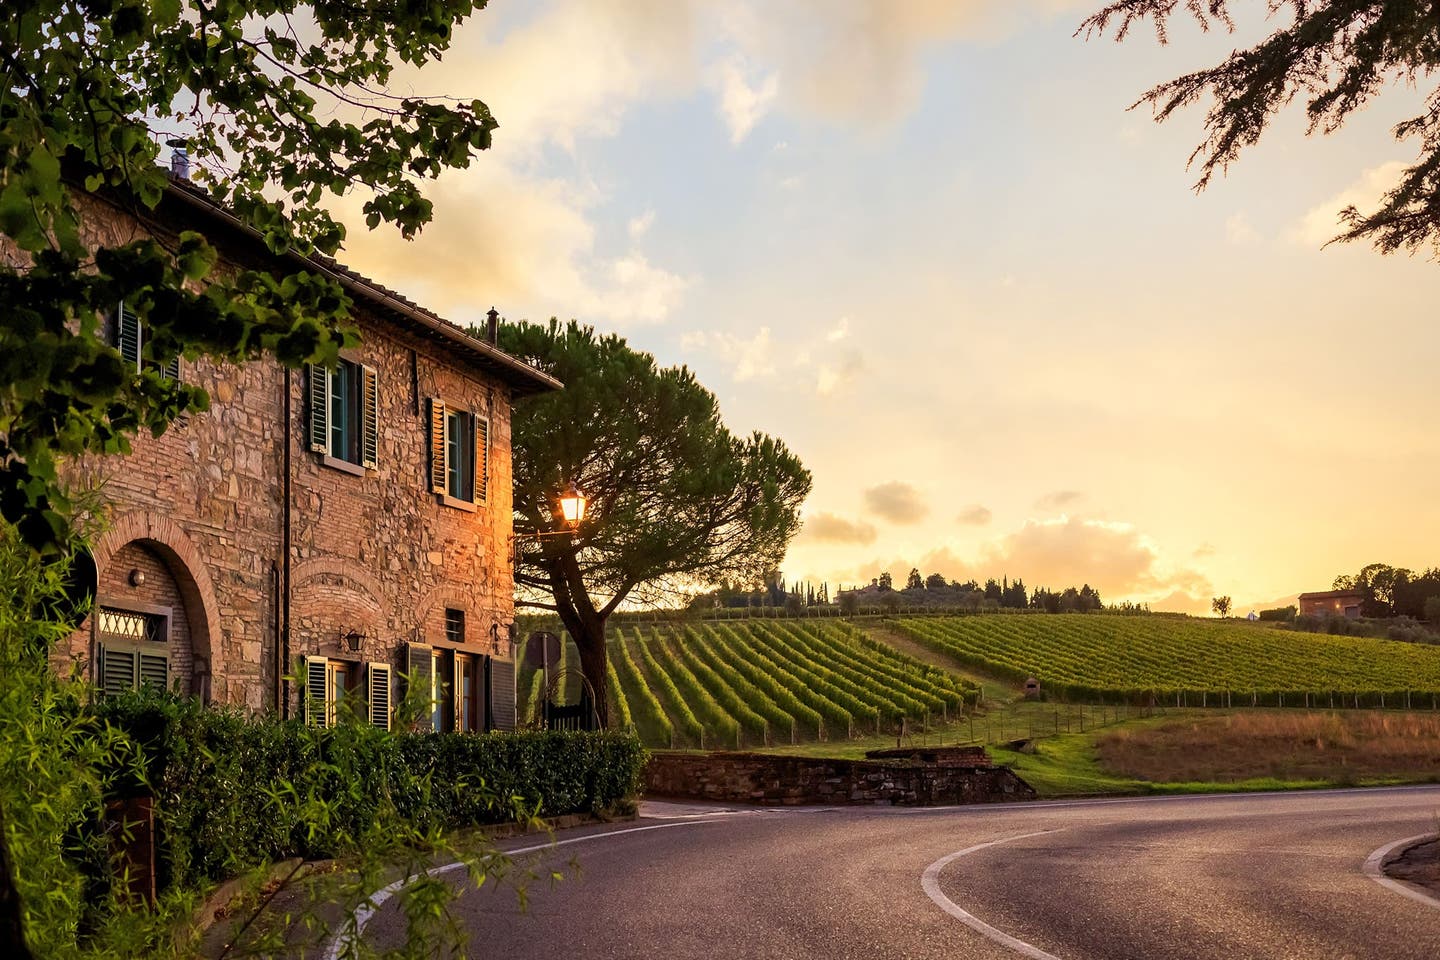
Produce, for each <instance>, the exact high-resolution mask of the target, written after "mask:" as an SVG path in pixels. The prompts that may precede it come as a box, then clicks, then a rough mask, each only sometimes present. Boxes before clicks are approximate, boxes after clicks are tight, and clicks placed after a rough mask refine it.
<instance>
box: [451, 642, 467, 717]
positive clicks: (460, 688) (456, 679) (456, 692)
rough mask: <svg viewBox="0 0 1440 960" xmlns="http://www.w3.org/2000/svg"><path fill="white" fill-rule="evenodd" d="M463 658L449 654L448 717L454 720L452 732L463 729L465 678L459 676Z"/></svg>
mask: <svg viewBox="0 0 1440 960" xmlns="http://www.w3.org/2000/svg"><path fill="white" fill-rule="evenodd" d="M464 660H465V658H464V657H462V656H460V655H459V654H451V657H450V709H451V710H452V711H453V712H452V713H451V714H450V715H451V716H452V717H454V718H455V720H454V722H453V723H452V724H451V725H450V729H452V730H464V729H465V704H464V700H465V678H464V677H463V676H461V674H460V670H461V667H462V666H463V665H464Z"/></svg>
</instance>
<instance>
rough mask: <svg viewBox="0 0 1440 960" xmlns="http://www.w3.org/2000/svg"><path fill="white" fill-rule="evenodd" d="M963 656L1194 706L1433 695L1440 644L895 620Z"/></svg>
mask: <svg viewBox="0 0 1440 960" xmlns="http://www.w3.org/2000/svg"><path fill="white" fill-rule="evenodd" d="M888 626H889V627H890V628H891V629H895V630H899V631H901V632H903V633H904V634H906V635H907V636H909V637H910V638H911V639H913V640H914V641H915V642H917V643H920V644H923V645H924V646H926V647H927V648H929V649H931V650H934V651H936V652H939V653H943V654H945V655H946V656H949V657H951V658H953V659H954V660H955V661H956V663H957V664H960V665H965V666H969V667H971V668H972V669H976V670H980V671H984V672H986V673H989V674H992V675H994V676H996V677H1000V678H1003V679H1006V680H1009V681H1011V682H1012V683H1017V684H1018V683H1021V682H1023V681H1024V679H1025V678H1026V677H1027V676H1034V677H1036V678H1038V679H1039V680H1040V682H1041V684H1042V687H1043V688H1044V689H1045V690H1046V691H1047V692H1048V693H1051V694H1055V695H1060V696H1064V697H1066V698H1068V699H1071V700H1075V701H1086V700H1090V701H1098V700H1105V699H1114V698H1117V697H1123V698H1127V699H1131V700H1152V699H1153V700H1155V701H1157V702H1173V703H1176V704H1178V705H1183V706H1234V707H1239V706H1292V707H1293V706H1311V707H1327V708H1328V707H1337V708H1338V707H1346V706H1349V707H1356V706H1359V707H1377V706H1385V707H1389V708H1395V707H1417V708H1418V707H1424V708H1427V709H1428V708H1430V707H1432V706H1434V705H1435V703H1436V698H1437V696H1440V646H1424V645H1419V644H1412V643H1398V642H1394V641H1389V640H1376V639H1370V638H1366V637H1336V636H1328V635H1324V634H1310V633H1299V632H1295V631H1289V630H1278V629H1271V628H1267V627H1260V626H1255V625H1248V624H1247V625H1240V624H1226V623H1207V622H1204V621H1196V620H1178V619H1171V618H1162V617H1111V616H1094V615H1090V616H1087V615H1047V616H1039V615H1036V616H976V617H950V618H919V617H916V618H908V619H899V620H892V621H890V622H889V624H888Z"/></svg>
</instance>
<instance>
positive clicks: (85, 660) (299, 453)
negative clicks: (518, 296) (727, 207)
mask: <svg viewBox="0 0 1440 960" xmlns="http://www.w3.org/2000/svg"><path fill="white" fill-rule="evenodd" d="M78 202H79V203H81V204H82V216H83V218H84V224H85V229H86V230H87V231H88V232H89V233H90V237H89V239H90V240H91V241H92V242H94V241H98V242H104V243H109V244H113V243H123V242H126V241H128V240H130V239H132V238H136V237H140V236H147V235H149V236H157V237H160V238H162V239H164V240H166V241H168V242H170V244H171V245H172V246H173V242H174V239H175V236H176V235H177V234H178V233H179V232H180V231H182V230H186V229H196V228H199V229H202V230H203V231H204V232H205V233H206V234H207V235H208V236H209V238H210V240H211V242H212V243H213V244H214V245H215V247H216V249H217V250H218V251H219V252H220V256H221V261H220V263H219V265H218V266H217V267H216V269H217V270H218V271H225V270H231V269H236V268H238V267H240V266H245V267H252V268H253V267H259V268H261V269H263V268H265V267H266V266H273V268H274V269H275V270H277V271H279V270H282V269H284V270H286V271H293V269H294V268H295V267H296V265H297V264H296V260H298V259H299V258H298V257H295V256H293V255H292V256H290V257H288V258H286V259H281V258H277V257H275V256H274V255H272V254H271V253H269V251H268V250H267V248H266V246H265V243H264V242H263V240H262V238H261V237H260V235H259V234H258V233H256V232H254V231H252V230H250V229H249V228H248V227H247V226H245V225H244V224H242V223H241V222H240V221H239V220H238V219H236V218H235V217H234V216H233V215H231V214H230V213H229V212H228V211H227V210H226V209H225V208H224V207H222V206H221V205H219V204H217V203H216V202H214V201H213V200H211V199H210V198H209V197H208V196H207V195H206V194H205V193H203V192H202V191H200V190H199V189H198V188H196V187H194V186H193V185H191V184H190V183H188V182H187V181H185V180H183V179H181V178H178V177H177V178H172V182H171V184H170V187H169V189H168V191H167V193H166V195H165V197H164V198H163V200H162V201H161V203H160V204H159V206H158V207H157V208H156V209H155V210H154V211H153V212H151V213H145V214H141V215H137V213H136V212H135V211H134V210H132V209H127V208H125V207H123V206H122V205H120V204H118V203H117V204H114V205H112V204H110V203H108V202H106V201H104V200H102V199H98V198H96V197H93V196H82V197H80V198H78ZM141 216H144V218H145V219H143V220H142V219H141V218H140V217H141ZM0 256H8V257H10V258H11V259H12V261H13V260H14V259H15V258H16V256H17V254H16V252H15V251H14V250H13V249H8V250H7V249H4V248H3V247H0ZM300 265H302V266H304V267H306V268H308V269H310V270H314V271H318V272H319V273H321V274H324V275H327V276H329V277H332V278H334V279H335V280H337V281H338V282H339V283H340V284H341V285H342V286H343V287H344V289H345V290H346V291H347V292H348V294H349V295H350V297H351V299H352V301H353V309H352V312H351V319H352V323H353V324H354V326H355V327H357V328H358V329H359V331H360V334H361V343H360V345H359V346H358V347H356V348H355V349H353V350H344V351H342V352H341V357H342V359H341V362H340V364H339V366H337V367H336V368H334V369H333V370H326V369H322V368H319V367H313V368H309V369H305V370H289V369H286V368H284V367H282V366H281V365H280V364H279V363H278V362H276V361H275V360H273V359H269V358H267V359H265V360H260V361H254V362H250V363H247V364H244V365H243V366H235V365H231V364H227V363H215V362H211V361H209V360H204V359H202V360H198V361H195V362H190V361H182V362H180V363H179V364H178V365H176V366H172V368H171V369H169V370H167V371H165V373H166V375H169V376H178V377H181V378H183V379H185V380H187V381H189V382H191V383H195V384H198V385H200V386H203V387H204V388H205V389H206V390H207V391H208V392H209V394H210V397H211V398H212V403H211V408H210V410H209V411H208V412H206V413H202V414H197V415H193V416H190V417H188V418H187V419H185V420H182V422H179V423H176V424H175V425H173V426H172V428H171V429H170V430H169V431H168V432H167V433H165V434H164V435H163V436H161V437H159V438H152V437H150V436H148V435H146V436H141V437H138V438H137V439H136V440H135V442H134V452H133V453H132V454H131V455H129V456H126V457H118V456H107V457H94V458H86V459H83V460H80V461H77V462H72V463H71V464H69V465H68V469H69V471H70V475H71V479H72V481H74V482H75V483H76V484H78V485H81V486H87V487H90V486H93V487H95V488H97V489H98V490H99V494H100V497H101V499H102V501H103V502H104V503H105V505H106V507H107V517H108V525H107V528H106V529H105V530H104V532H103V534H102V535H101V536H100V537H99V538H98V541H97V542H96V543H95V545H94V546H95V549H94V557H93V559H94V562H95V565H96V567H97V568H98V578H97V579H98V584H97V595H96V599H95V604H94V608H93V612H92V614H91V616H90V617H89V618H88V619H87V620H86V621H85V623H84V624H83V625H82V626H81V628H80V629H79V630H78V631H77V632H76V633H75V634H74V635H73V636H72V637H71V639H70V642H69V645H68V648H66V649H62V651H61V652H60V653H59V654H58V655H57V656H58V659H61V660H64V661H68V663H70V664H79V665H81V666H82V668H83V670H84V671H85V673H86V674H87V675H88V676H89V678H90V679H91V680H93V681H94V682H95V683H97V684H98V686H99V687H100V689H101V690H102V692H103V693H104V694H107V695H108V694H113V693H117V692H119V691H123V690H126V689H130V688H133V687H136V686H138V685H140V684H145V683H151V684H155V685H157V686H164V687H167V688H172V689H174V688H178V689H179V690H180V691H181V692H182V693H185V694H189V695H193V696H195V697H198V698H200V699H201V700H204V701H206V702H210V701H215V702H218V703H224V704H234V705H240V706H243V707H245V708H247V709H249V710H251V711H261V710H274V711H276V712H277V713H281V714H285V715H289V716H304V717H305V719H306V720H307V721H308V722H310V723H314V724H322V725H323V724H329V723H333V722H334V720H335V717H336V711H337V708H338V707H339V705H340V704H341V703H342V702H344V701H347V700H348V701H349V703H350V705H351V706H352V707H354V708H357V709H358V710H359V711H360V715H361V716H362V717H365V718H367V719H368V720H369V721H370V722H372V723H374V724H376V725H378V726H383V727H388V726H389V725H390V723H391V718H392V716H393V711H394V705H395V702H396V699H397V698H398V696H399V695H400V694H401V693H402V689H401V682H400V677H401V675H402V674H407V675H418V676H419V677H420V678H421V682H422V683H424V684H426V685H428V686H429V692H430V694H431V699H432V700H433V701H434V702H435V708H434V712H433V715H432V717H431V719H430V725H431V726H433V727H434V728H435V729H437V730H475V731H479V730H487V729H493V728H512V727H513V726H514V724H515V679H514V669H515V667H514V660H513V650H512V645H511V643H510V629H511V624H512V623H513V620H514V599H513V579H512V578H513V571H512V568H511V564H510V559H509V549H510V538H511V534H512V513H511V496H512V479H511V460H510V413H511V404H512V402H514V401H515V400H517V399H519V398H522V397H525V396H527V395H531V394H537V393H542V392H546V391H552V390H556V389H559V388H560V383H559V382H558V381H556V380H555V379H553V378H552V377H550V376H548V375H546V374H544V373H543V372H541V371H539V370H537V369H535V368H534V367H532V366H530V365H528V364H526V363H523V362H521V361H520V360H518V359H517V358H515V357H512V356H510V355H509V354H507V353H505V352H504V351H502V350H501V349H500V348H499V347H498V346H497V337H496V326H495V318H494V314H493V312H492V317H491V323H490V327H489V329H488V331H487V334H488V335H487V336H486V337H484V338H483V339H477V338H475V337H472V336H470V335H468V334H467V333H466V332H465V331H463V330H461V329H460V328H459V327H458V326H455V325H454V324H452V323H449V322H447V321H446V320H444V319H442V318H440V317H438V316H436V315H435V314H433V313H431V312H429V311H427V310H424V309H423V308H421V307H419V306H417V305H416V304H414V303H412V302H411V301H409V300H407V299H406V298H405V297H403V296H402V295H401V294H399V293H396V292H395V291H392V290H388V289H386V288H385V287H383V286H381V285H379V284H378V283H375V282H374V281H372V280H370V279H368V278H366V277H363V276H361V275H359V274H358V273H355V272H353V271H351V270H349V269H347V268H345V267H344V266H341V265H340V264H338V263H335V262H334V261H332V260H329V259H327V258H322V257H312V258H309V259H308V261H307V262H303V263H302V264H300ZM108 327H109V331H108V335H109V336H110V337H111V338H112V343H114V345H115V346H117V347H118V348H119V349H120V351H121V353H122V355H123V356H124V357H125V358H126V359H127V360H129V361H130V362H132V363H143V362H145V361H144V360H143V359H142V357H143V353H142V344H143V342H144V338H145V328H144V326H143V324H141V323H140V321H139V320H138V319H137V318H136V316H135V315H134V314H132V313H130V312H128V311H127V310H126V308H125V305H124V304H123V303H117V304H116V305H115V310H114V313H113V314H112V315H111V316H110V317H109V322H108ZM60 666H62V667H65V666H66V664H63V663H62V664H60ZM292 675H297V676H298V677H299V679H300V682H299V683H298V684H292V683H290V682H289V680H288V679H287V677H289V676H292Z"/></svg>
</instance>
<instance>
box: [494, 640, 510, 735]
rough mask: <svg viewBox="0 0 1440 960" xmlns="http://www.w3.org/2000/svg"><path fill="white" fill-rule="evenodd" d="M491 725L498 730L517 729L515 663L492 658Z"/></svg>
mask: <svg viewBox="0 0 1440 960" xmlns="http://www.w3.org/2000/svg"><path fill="white" fill-rule="evenodd" d="M489 660H490V683H489V687H490V711H489V713H490V724H491V727H492V728H493V729H496V730H514V729H515V661H514V660H501V659H500V658H499V657H490V658H489Z"/></svg>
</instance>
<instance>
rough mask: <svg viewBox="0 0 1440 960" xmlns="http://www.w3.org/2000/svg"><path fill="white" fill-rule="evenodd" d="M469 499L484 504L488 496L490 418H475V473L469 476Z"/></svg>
mask: <svg viewBox="0 0 1440 960" xmlns="http://www.w3.org/2000/svg"><path fill="white" fill-rule="evenodd" d="M471 492H472V495H471V497H470V499H471V500H472V501H473V502H475V503H485V502H486V499H487V498H488V497H489V494H490V418H489V417H481V416H477V417H476V418H475V472H474V474H473V475H472V476H471Z"/></svg>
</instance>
